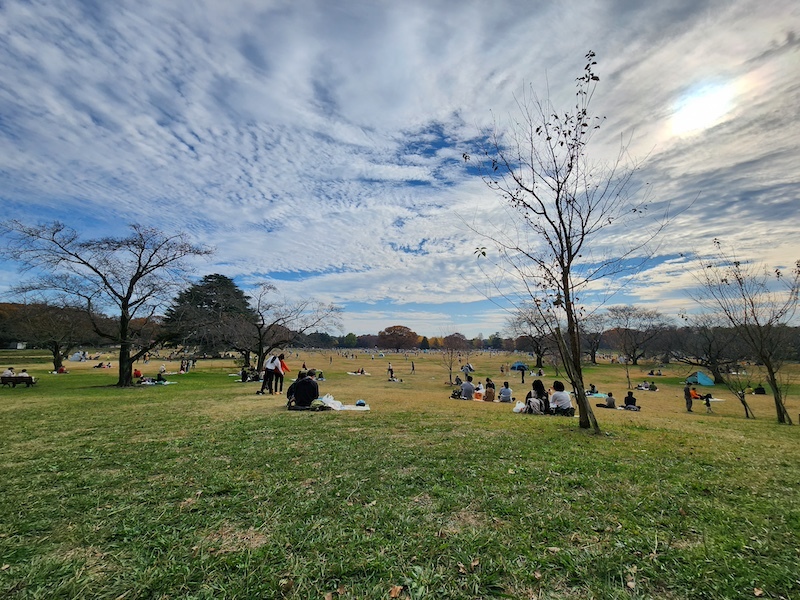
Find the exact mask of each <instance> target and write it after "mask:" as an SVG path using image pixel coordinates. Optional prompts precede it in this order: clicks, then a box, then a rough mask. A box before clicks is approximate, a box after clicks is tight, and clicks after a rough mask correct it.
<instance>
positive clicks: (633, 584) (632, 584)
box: [628, 581, 636, 589]
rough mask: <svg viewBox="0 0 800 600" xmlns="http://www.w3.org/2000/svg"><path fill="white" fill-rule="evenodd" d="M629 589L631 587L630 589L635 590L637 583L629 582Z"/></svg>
mask: <svg viewBox="0 0 800 600" xmlns="http://www.w3.org/2000/svg"><path fill="white" fill-rule="evenodd" d="M628 587H629V588H630V589H633V588H635V587H636V582H635V581H629V582H628Z"/></svg>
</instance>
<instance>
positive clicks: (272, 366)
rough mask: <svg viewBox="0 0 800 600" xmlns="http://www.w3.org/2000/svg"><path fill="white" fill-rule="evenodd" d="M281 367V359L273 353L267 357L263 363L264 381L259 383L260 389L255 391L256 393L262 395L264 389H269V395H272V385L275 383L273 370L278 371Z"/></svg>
mask: <svg viewBox="0 0 800 600" xmlns="http://www.w3.org/2000/svg"><path fill="white" fill-rule="evenodd" d="M280 369H281V361H280V359H279V358H278V357H277V356H275V355H274V354H273V355H272V356H270V357H269V360H267V362H266V364H265V365H264V381H263V383H262V384H261V389H260V390H258V391H257V392H256V394H260V395H263V394H264V390H265V389H268V390H269V395H270V396H272V395H273V394H274V393H275V391H274V388H273V385H274V383H275V371H280Z"/></svg>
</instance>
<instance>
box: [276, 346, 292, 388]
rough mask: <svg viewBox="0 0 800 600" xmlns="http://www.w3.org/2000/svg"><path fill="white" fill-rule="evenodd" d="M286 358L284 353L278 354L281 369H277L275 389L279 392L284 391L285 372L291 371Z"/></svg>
mask: <svg viewBox="0 0 800 600" xmlns="http://www.w3.org/2000/svg"><path fill="white" fill-rule="evenodd" d="M284 358H286V357H285V356H284V355H283V354H279V355H278V362H279V363H280V369H279V370H277V371H275V391H276V392H277V393H278V394H282V393H283V376H284V374H286V373H288V372H289V365H287V364H286V362H285V361H284V360H283V359H284Z"/></svg>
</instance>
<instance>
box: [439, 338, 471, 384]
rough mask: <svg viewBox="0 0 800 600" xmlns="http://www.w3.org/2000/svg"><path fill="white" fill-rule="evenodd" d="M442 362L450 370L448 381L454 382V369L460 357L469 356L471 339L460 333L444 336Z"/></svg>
mask: <svg viewBox="0 0 800 600" xmlns="http://www.w3.org/2000/svg"><path fill="white" fill-rule="evenodd" d="M440 356H441V362H442V365H443V366H444V368H445V369H447V372H448V376H449V379H448V381H447V382H448V383H449V384H451V385H452V383H453V369H454V367H455V366H456V364H457V363H458V359H459V358H462V357H465V358H466V357H468V356H469V340H467V338H466V337H464V336H463V335H461V334H460V333H451V334H450V335H446V336H442V349H441V354H440Z"/></svg>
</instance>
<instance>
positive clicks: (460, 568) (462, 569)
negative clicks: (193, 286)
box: [458, 563, 467, 575]
mask: <svg viewBox="0 0 800 600" xmlns="http://www.w3.org/2000/svg"><path fill="white" fill-rule="evenodd" d="M458 572H459V573H461V574H462V575H466V574H467V567H465V566H464V563H458Z"/></svg>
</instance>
